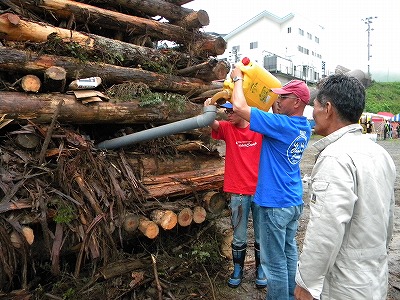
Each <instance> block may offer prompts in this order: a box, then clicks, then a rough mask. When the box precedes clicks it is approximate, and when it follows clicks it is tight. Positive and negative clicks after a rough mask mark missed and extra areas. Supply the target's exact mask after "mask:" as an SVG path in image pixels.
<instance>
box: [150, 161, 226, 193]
mask: <svg viewBox="0 0 400 300" xmlns="http://www.w3.org/2000/svg"><path fill="white" fill-rule="evenodd" d="M224 172H225V171H224V167H220V168H214V169H205V170H201V171H199V170H196V171H189V172H182V173H179V174H173V175H171V174H170V175H166V176H154V177H153V178H152V180H153V182H155V183H156V184H152V185H147V184H145V187H146V189H147V190H148V192H149V194H148V195H147V198H148V199H151V198H161V197H172V196H180V195H187V194H192V193H194V192H196V191H204V190H207V189H219V188H221V187H222V185H223V181H224Z"/></svg>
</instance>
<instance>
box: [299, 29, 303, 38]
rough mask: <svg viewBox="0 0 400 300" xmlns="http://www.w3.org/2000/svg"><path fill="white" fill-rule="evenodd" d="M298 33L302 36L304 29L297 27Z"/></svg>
mask: <svg viewBox="0 0 400 300" xmlns="http://www.w3.org/2000/svg"><path fill="white" fill-rule="evenodd" d="M299 34H300V35H302V36H304V30H303V29H301V28H299Z"/></svg>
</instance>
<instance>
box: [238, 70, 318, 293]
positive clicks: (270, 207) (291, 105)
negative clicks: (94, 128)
mask: <svg viewBox="0 0 400 300" xmlns="http://www.w3.org/2000/svg"><path fill="white" fill-rule="evenodd" d="M230 76H231V77H232V78H234V79H235V80H234V82H235V83H234V88H233V92H232V98H231V102H232V103H233V110H234V112H235V113H236V114H238V115H239V116H241V117H242V118H244V119H245V120H247V121H249V122H250V129H251V130H254V131H256V132H259V133H261V134H262V135H263V140H262V148H261V157H260V167H259V173H258V174H259V176H258V182H257V189H256V193H255V195H254V202H255V203H256V204H257V205H259V211H260V250H261V265H262V268H263V270H264V272H265V274H266V276H267V298H266V299H268V300H288V299H289V300H290V299H294V288H295V284H296V283H295V274H296V265H297V258H298V256H297V243H296V239H295V236H296V232H297V228H298V219H299V217H300V215H301V213H302V211H303V198H302V197H303V186H302V180H301V173H300V160H301V158H302V155H303V152H304V150H305V149H306V147H307V144H308V141H309V139H310V136H311V127H310V124H309V122H308V120H307V118H306V117H304V116H303V113H304V109H305V107H306V105H307V104H308V103H309V100H310V91H309V89H308V87H307V85H306V84H305V82H304V81H301V80H292V81H290V82H289V83H287V84H286V85H284V86H283V87H282V88H273V89H272V91H273V92H274V93H276V94H278V95H279V97H278V99H277V100H276V104H275V106H274V111H275V113H269V112H265V111H262V110H260V109H258V108H255V107H250V106H248V104H247V103H246V99H245V97H244V93H243V83H242V78H243V73H242V71H241V70H240V69H239V68H238V67H236V68H235V69H234V70H233V71H232V72H231V74H230Z"/></svg>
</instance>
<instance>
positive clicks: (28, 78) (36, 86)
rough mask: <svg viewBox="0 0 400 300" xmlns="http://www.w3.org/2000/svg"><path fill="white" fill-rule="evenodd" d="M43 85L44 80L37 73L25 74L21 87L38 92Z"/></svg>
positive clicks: (27, 90)
mask: <svg viewBox="0 0 400 300" xmlns="http://www.w3.org/2000/svg"><path fill="white" fill-rule="evenodd" d="M41 85H42V82H41V81H40V79H39V77H37V76H36V75H25V76H24V77H22V78H21V87H22V89H23V90H24V91H25V92H32V93H37V92H39V90H40V87H41Z"/></svg>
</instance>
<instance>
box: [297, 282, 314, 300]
mask: <svg viewBox="0 0 400 300" xmlns="http://www.w3.org/2000/svg"><path fill="white" fill-rule="evenodd" d="M294 299H295V300H313V299H314V298H313V296H312V295H311V294H310V292H309V291H307V290H306V289H303V288H302V287H301V286H299V285H296V288H295V289H294Z"/></svg>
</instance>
